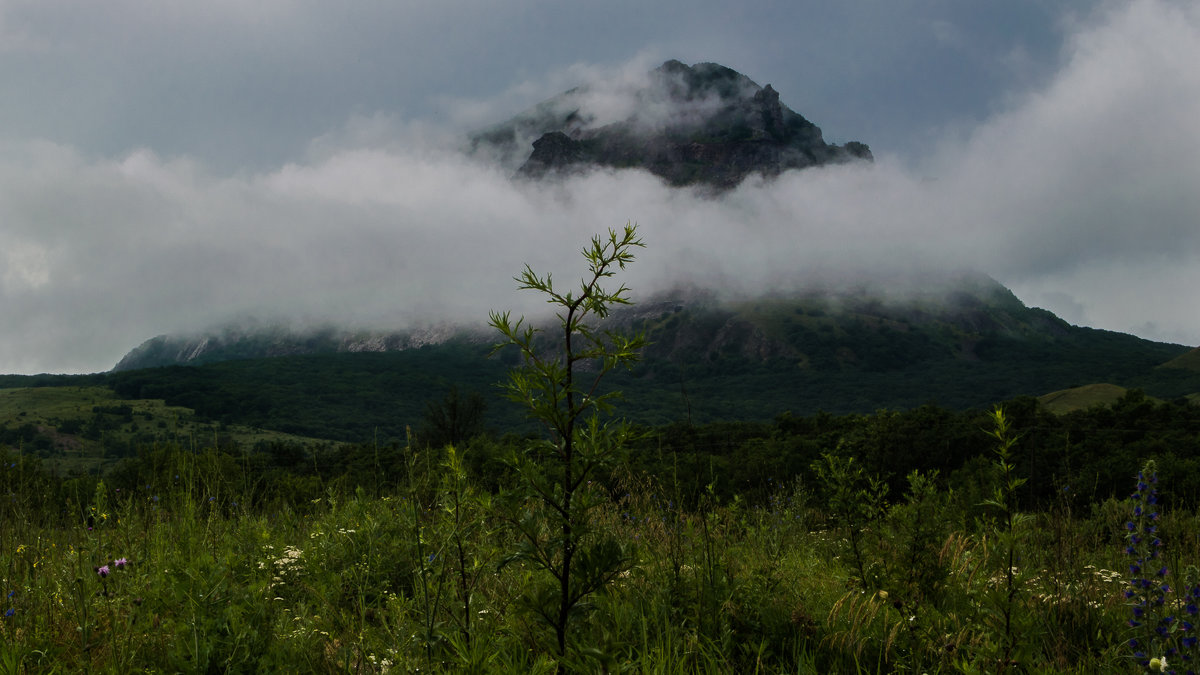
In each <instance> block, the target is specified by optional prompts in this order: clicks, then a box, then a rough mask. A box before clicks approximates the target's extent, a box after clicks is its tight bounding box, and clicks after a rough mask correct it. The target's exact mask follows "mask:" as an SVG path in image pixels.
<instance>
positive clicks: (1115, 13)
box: [0, 1, 1200, 373]
mask: <svg viewBox="0 0 1200 675" xmlns="http://www.w3.org/2000/svg"><path fill="white" fill-rule="evenodd" d="M264 11H266V10H264ZM238 16H239V17H241V19H240V20H244V21H254V20H256V19H255V18H254V17H253V16H248V15H238ZM25 39H26V40H27V41H30V42H31V43H32V42H34V41H36V39H37V36H34V35H26V36H25ZM644 60H645V57H642V59H637V60H635V61H634V65H636V66H637V67H636V72H638V73H644V72H645V70H646V69H647V68H643V67H642V66H643V65H644ZM1194 63H1200V8H1197V7H1195V6H1192V5H1186V4H1176V3H1171V2H1165V1H1161V2H1157V1H1141V2H1135V3H1129V4H1120V5H1113V6H1112V7H1110V8H1108V9H1106V10H1104V11H1102V12H1100V13H1098V14H1096V15H1094V16H1092V17H1090V18H1088V19H1087V20H1086V21H1080V22H1079V23H1077V24H1076V25H1075V26H1074V28H1073V32H1072V34H1071V37H1070V39H1069V40H1068V42H1067V44H1066V47H1065V49H1064V52H1063V54H1062V58H1061V65H1060V67H1059V69H1058V71H1057V72H1056V73H1055V74H1054V75H1053V77H1050V78H1049V79H1048V80H1047V81H1045V82H1043V83H1041V84H1040V85H1038V86H1037V87H1035V88H1032V89H1030V90H1028V91H1027V92H1026V93H1025V94H1023V95H1020V96H1014V97H1012V98H1011V99H1010V101H1009V103H1008V104H1007V105H1006V106H1005V107H1004V108H1003V109H1000V110H997V111H996V112H995V113H994V114H993V115H991V116H990V117H988V118H987V119H986V120H985V121H983V122H982V123H980V124H978V125H977V126H975V127H974V128H971V129H969V130H967V131H965V132H964V131H963V130H962V129H956V130H954V132H953V133H951V132H947V133H946V134H945V136H944V137H943V139H942V142H941V144H940V146H939V148H938V151H937V152H936V153H934V154H933V155H932V156H931V157H930V158H929V160H928V161H927V162H924V163H922V164H921V165H920V166H919V167H915V168H914V166H912V163H911V162H906V161H903V160H902V159H901V158H899V157H896V156H892V155H889V154H887V153H886V152H884V153H880V152H879V151H878V148H876V150H877V161H876V163H875V164H874V165H873V166H838V167H830V168H824V169H809V170H805V171H801V172H790V173H787V174H785V175H784V176H782V177H780V178H779V179H777V180H774V181H770V182H763V181H756V180H750V181H747V182H746V183H745V184H743V185H742V186H741V187H740V188H738V189H737V190H735V191H733V192H731V193H729V194H727V195H725V196H724V197H722V198H720V199H711V198H705V197H701V196H697V195H695V194H693V193H691V192H689V191H686V190H673V189H670V188H666V187H664V186H662V185H661V184H660V183H659V182H658V181H657V179H655V178H654V177H652V176H650V175H648V174H645V173H640V172H629V171H626V172H607V171H604V172H596V173H592V174H590V175H587V176H581V177H576V178H572V179H570V180H567V181H565V182H562V183H556V184H553V185H536V184H529V183H522V182H513V181H511V180H510V178H509V174H510V171H509V170H508V169H506V168H502V167H499V166H495V165H490V164H487V163H484V162H480V161H476V160H472V159H470V158H468V157H466V156H464V155H462V154H460V153H459V152H458V151H457V150H456V147H457V144H459V143H461V140H462V136H461V129H457V128H454V127H453V126H452V125H451V126H441V125H435V124H432V123H430V122H427V121H423V120H418V119H405V118H403V117H399V116H392V115H387V114H365V115H356V116H354V117H352V118H350V119H349V120H347V121H346V122H345V123H344V124H343V125H341V126H340V127H339V128H337V129H334V130H332V131H330V132H328V133H325V134H323V135H321V136H319V137H317V138H315V139H314V140H313V141H312V142H311V143H310V144H309V145H308V147H307V149H306V151H305V152H303V153H301V155H302V158H301V159H298V160H296V161H294V162H289V163H286V164H283V165H280V166H275V167H268V168H265V169H262V170H256V171H253V172H250V171H236V172H230V171H221V170H218V169H214V168H212V167H211V166H209V165H206V164H205V163H204V162H202V161H199V160H196V159H194V158H190V157H189V156H187V155H180V156H163V155H160V154H156V153H155V152H154V151H151V150H148V149H138V150H133V151H127V152H123V153H118V154H116V155H113V156H103V155H102V156H96V155H94V154H90V153H86V152H84V151H82V150H80V149H78V148H76V147H74V146H72V145H70V144H66V143H53V142H48V141H42V140H7V141H3V142H0V222H2V223H3V228H2V229H0V302H2V303H3V317H2V318H3V322H2V323H3V325H0V372H4V373H36V372H93V371H98V370H105V369H108V368H110V367H111V366H112V365H113V364H115V363H116V361H117V360H118V359H119V358H120V357H121V356H122V355H123V354H124V353H125V352H127V351H128V350H129V349H130V348H132V347H134V346H136V345H137V344H139V343H140V342H141V341H143V340H145V339H147V338H149V337H152V336H154V335H157V334H161V333H176V332H185V331H192V330H201V329H204V328H208V327H211V326H213V325H215V324H220V323H223V322H226V321H229V320H232V319H237V318H239V317H258V318H260V319H264V318H265V319H267V320H271V319H275V318H281V319H288V320H294V321H314V322H316V321H320V322H325V321H333V322H339V323H345V324H351V325H355V326H362V327H378V328H400V327H406V326H413V325H416V324H423V323H428V322H439V321H455V322H457V321H468V322H482V321H484V320H485V319H486V316H487V312H488V311H489V310H490V309H506V308H512V309H514V310H516V311H518V312H529V311H536V310H537V308H538V305H537V304H536V300H537V299H536V298H531V297H525V296H523V295H522V294H520V293H518V292H517V291H516V290H515V289H514V285H513V283H512V282H511V277H512V276H513V275H514V274H516V273H517V272H519V271H520V269H521V267H522V266H523V265H524V264H525V263H529V264H530V265H532V266H533V267H534V268H535V269H537V270H539V271H549V272H553V273H554V274H555V278H556V279H561V280H562V281H563V282H564V283H566V282H567V281H568V280H571V279H574V278H575V277H576V276H578V275H579V273H580V272H581V269H580V265H579V261H580V258H579V257H578V250H579V249H580V248H581V247H582V246H583V245H584V244H585V243H586V241H587V239H588V238H589V237H590V236H591V235H592V234H595V233H598V232H603V231H605V230H606V229H607V228H610V227H619V226H621V225H623V224H624V223H626V222H627V221H634V222H637V223H639V225H640V227H641V231H642V234H643V236H644V239H645V241H646V244H647V249H646V250H645V251H644V252H643V253H642V254H641V255H640V256H639V260H638V261H637V262H636V263H634V265H633V266H632V267H631V268H629V273H628V275H627V276H626V277H625V278H624V280H625V281H627V283H628V284H629V285H630V286H631V287H633V288H634V289H635V291H641V292H649V291H651V290H652V289H656V288H662V287H665V286H668V285H671V284H675V283H679V282H681V281H687V280H693V281H697V282H701V283H715V284H720V285H722V286H723V287H727V288H730V289H736V290H745V291H753V290H756V289H761V288H770V287H775V286H778V285H780V284H786V283H790V282H791V281H792V280H794V279H795V278H796V277H797V275H811V274H813V273H814V271H818V272H821V273H830V274H834V273H844V272H846V271H847V270H855V271H856V270H865V269H877V268H879V267H881V266H885V267H886V266H891V267H898V268H916V269H927V268H929V269H938V268H947V267H952V268H964V267H965V268H973V269H977V270H980V271H983V272H986V273H988V274H991V275H992V276H994V277H996V278H997V279H998V280H999V281H1001V282H1002V283H1005V284H1006V285H1008V286H1009V287H1010V288H1013V289H1014V291H1015V292H1016V293H1017V294H1018V296H1019V297H1021V298H1022V299H1023V300H1025V301H1026V302H1027V304H1033V305H1039V306H1044V307H1047V308H1048V309H1051V310H1052V311H1056V312H1058V313H1060V314H1061V315H1062V316H1063V317H1064V318H1066V319H1068V320H1069V321H1072V322H1074V323H1081V324H1086V325H1092V326H1096V327H1101V328H1108V329H1114V330H1121V331H1130V332H1134V333H1137V334H1140V335H1143V336H1145V337H1149V338H1154V339H1165V340H1171V341H1176V342H1183V343H1188V344H1197V343H1200V315H1198V314H1197V312H1196V311H1195V309H1196V294H1195V289H1196V288H1200V227H1197V224H1198V223H1200V190H1197V189H1196V187H1197V185H1198V184H1200V169H1198V168H1197V167H1198V166H1200V164H1198V163H1197V157H1200V125H1197V124H1196V122H1195V121H1196V120H1198V119H1200V71H1198V70H1197V69H1195V68H1194V67H1191V64H1194ZM651 67H652V65H651ZM579 69H580V67H575V68H574V71H578V70H579ZM569 70H570V69H569ZM564 72H566V71H564ZM622 72H625V73H626V74H628V73H633V72H635V68H633V67H626V68H625V69H624V70H623V71H622V69H617V70H616V71H613V72H609V73H608V74H609V75H610V76H611V77H612V78H616V79H617V80H619V78H620V77H621V73H622ZM748 74H749V75H750V76H751V77H754V73H748ZM564 79H565V78H564ZM610 79H611V78H610ZM604 91H605V92H606V94H611V93H614V92H615V93H618V94H619V92H620V88H619V87H616V88H614V89H609V90H604ZM782 93H783V98H784V102H785V103H787V104H788V105H790V106H791V107H793V108H794V109H797V110H798V111H799V112H801V113H802V114H806V115H807V114H808V113H807V112H806V111H805V110H804V106H803V105H802V104H799V103H796V102H793V101H789V100H788V92H787V91H783V92H782ZM506 96H511V94H509V95H506ZM459 103H461V104H462V105H461V106H459V114H458V115H457V116H454V115H451V116H450V117H452V118H454V119H457V120H463V119H475V118H478V117H479V111H480V110H489V109H490V107H489V106H488V105H487V104H486V102H479V103H477V104H470V103H469V102H466V101H460V102H459ZM604 104H605V105H607V106H614V105H619V101H616V100H615V99H614V98H613V97H611V96H609V97H607V98H605V100H604ZM815 121H816V122H817V123H818V124H822V123H823V120H821V119H819V118H818V119H815ZM863 140H865V141H867V142H870V141H871V139H870V138H869V137H866V136H865V135H864V138H863Z"/></svg>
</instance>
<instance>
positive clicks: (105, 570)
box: [96, 565, 111, 577]
mask: <svg viewBox="0 0 1200 675" xmlns="http://www.w3.org/2000/svg"><path fill="white" fill-rule="evenodd" d="M110 571H111V570H109V569H108V565H101V566H99V567H97V568H96V574H99V575H100V576H102V577H106V576H108V573H109V572H110Z"/></svg>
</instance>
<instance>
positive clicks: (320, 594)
mask: <svg viewBox="0 0 1200 675" xmlns="http://www.w3.org/2000/svg"><path fill="white" fill-rule="evenodd" d="M1000 445H1001V444H1000V443H999V441H998V442H997V446H998V449H999V446H1000ZM468 452H469V450H468ZM2 454H3V456H2V459H3V466H2V467H0V491H2V494H3V500H2V501H0V584H2V585H0V593H2V594H3V595H0V598H2V600H0V603H2V604H0V612H2V613H3V614H2V616H0V672H2V673H50V672H60V673H75V672H98V673H128V672H189V673H190V672H276V671H289V672H338V673H385V672H481V673H482V672H554V671H556V670H559V669H562V670H569V671H579V672H632V673H701V672H705V673H708V672H728V673H748V672H761V673H776V672H788V673H810V672H812V673H830V672H851V673H853V672H863V673H877V672H917V673H921V672H929V673H934V672H968V673H969V672H986V673H990V672H1047V673H1049V672H1055V673H1105V672H1113V673H1118V672H1142V671H1145V670H1146V669H1147V666H1145V665H1140V664H1139V661H1142V662H1148V660H1149V659H1150V658H1157V657H1159V656H1163V655H1165V654H1167V653H1168V651H1167V650H1170V649H1174V650H1180V651H1176V652H1170V653H1171V657H1168V658H1172V657H1173V660H1171V661H1170V663H1171V664H1172V667H1175V666H1176V665H1179V666H1183V665H1184V664H1185V662H1184V661H1182V658H1183V656H1184V655H1185V654H1189V653H1193V652H1194V650H1193V649H1191V648H1190V647H1189V646H1188V645H1193V646H1194V640H1192V641H1191V642H1187V641H1188V640H1189V639H1190V636H1191V634H1192V633H1191V631H1192V629H1191V626H1190V624H1188V623H1186V621H1187V620H1190V619H1189V617H1190V614H1189V612H1190V613H1194V611H1195V604H1194V603H1195V602H1196V600H1195V599H1194V598H1192V597H1189V596H1188V593H1189V589H1191V588H1192V587H1194V585H1195V584H1196V581H1197V580H1196V579H1195V578H1194V575H1195V569H1194V568H1190V569H1189V568H1188V567H1187V563H1189V562H1195V561H1200V518H1198V516H1197V514H1196V513H1195V512H1194V511H1192V510H1188V509H1174V510H1167V511H1165V512H1163V513H1162V514H1161V515H1158V516H1155V517H1153V518H1152V519H1151V520H1152V521H1153V525H1150V526H1149V527H1153V528H1157V530H1155V533H1154V534H1152V535H1146V536H1147V537H1148V538H1147V539H1146V540H1145V541H1140V542H1135V541H1134V539H1137V536H1136V535H1140V534H1141V533H1142V530H1141V529H1137V530H1136V531H1134V530H1131V529H1130V528H1134V527H1136V528H1141V527H1142V526H1141V524H1140V523H1141V522H1142V519H1144V518H1151V516H1150V513H1152V512H1156V511H1157V509H1156V507H1155V506H1154V505H1153V502H1154V499H1153V498H1152V497H1147V494H1148V490H1149V489H1153V488H1148V489H1144V490H1139V491H1138V492H1137V494H1139V495H1140V496H1139V497H1138V498H1131V499H1126V500H1112V499H1110V500H1106V501H1103V502H1100V503H1095V504H1092V505H1091V506H1090V508H1089V509H1087V510H1080V509H1078V508H1077V507H1073V506H1072V505H1071V501H1070V500H1067V499H1062V500H1059V502H1058V503H1057V505H1052V506H1050V507H1049V508H1046V509H1043V510H1039V511H1037V512H1017V511H1015V510H1014V508H1013V506H1012V504H1011V503H1010V502H1009V501H1008V496H1009V493H1007V492H1006V490H1007V488H1006V484H1005V483H1004V479H1003V476H1004V463H1005V459H1004V457H1003V456H1002V455H1000V454H997V456H996V458H995V466H994V467H993V468H994V472H993V475H994V477H995V479H996V480H995V482H994V484H993V485H992V486H991V487H992V488H993V489H994V490H995V491H994V493H993V495H992V498H991V500H990V501H991V504H985V505H982V506H981V505H980V504H978V503H964V498H963V496H962V495H961V494H959V493H956V492H955V491H953V490H947V489H946V488H945V487H943V483H942V482H941V481H938V480H937V477H936V476H935V475H922V474H918V473H913V474H911V475H910V476H909V481H908V483H909V488H908V489H907V490H906V491H905V492H904V493H903V494H887V490H886V489H882V488H881V486H880V484H879V482H878V481H877V480H875V479H874V478H873V477H872V476H870V475H868V474H866V473H865V472H864V471H862V469H861V468H860V467H858V466H856V464H855V462H854V460H852V459H849V458H843V457H839V456H837V455H835V454H830V455H825V456H824V457H823V458H822V460H821V461H820V462H819V463H817V464H816V465H814V467H813V471H812V475H811V478H808V479H804V478H797V479H795V480H792V481H790V482H783V481H780V482H779V483H775V482H774V481H771V483H772V485H773V489H772V490H771V491H769V492H768V493H767V494H765V495H764V497H763V498H761V499H757V500H755V501H753V502H751V501H748V500H743V499H742V498H740V497H735V498H733V499H720V498H718V497H716V496H714V495H713V494H711V492H707V493H706V492H705V491H703V490H702V491H700V492H699V493H693V494H680V493H679V488H678V486H673V485H672V484H671V483H670V481H665V482H664V481H663V480H661V479H653V478H649V477H646V476H644V475H643V476H635V475H632V474H630V473H627V472H622V471H621V470H620V468H619V467H616V468H615V469H614V471H613V472H611V473H610V474H607V475H606V478H605V479H604V480H597V481H596V482H594V483H591V484H589V485H587V486H585V487H584V488H583V491H582V492H581V494H588V495H591V497H592V498H593V502H592V503H593V504H594V507H593V508H592V509H591V510H590V511H589V512H588V518H589V520H590V523H589V524H590V529H589V530H588V534H587V535H586V536H588V537H590V538H595V539H609V540H612V541H615V542H617V543H618V545H619V555H620V561H621V562H620V566H619V572H618V573H617V574H615V575H613V576H612V577H611V578H610V579H609V580H608V582H607V583H605V584H603V585H602V586H601V587H599V588H596V589H594V592H591V593H589V594H588V595H587V597H586V600H585V601H584V602H581V603H580V604H579V605H578V606H577V607H576V608H575V613H574V615H573V616H571V617H570V621H571V631H572V633H571V641H570V645H569V649H568V651H567V653H566V654H565V655H560V654H558V653H557V652H556V650H555V649H554V647H553V634H552V632H551V631H550V630H549V629H548V626H547V622H546V621H545V620H544V619H543V617H542V616H541V615H540V614H539V611H538V602H539V600H538V598H537V597H536V596H537V593H538V589H539V588H540V584H541V581H542V580H541V579H539V574H540V570H539V569H538V568H537V567H536V566H535V565H530V564H527V563H525V562H521V561H519V560H518V561H515V562H514V561H513V556H512V552H513V551H514V550H515V549H516V548H517V547H518V545H519V541H518V540H519V538H520V536H519V535H518V532H519V531H520V530H519V528H517V527H515V524H516V523H517V522H518V521H520V520H521V519H522V518H526V517H528V516H529V515H530V513H531V512H536V511H538V510H540V509H545V508H547V507H546V505H545V503H544V502H543V501H542V500H540V499H537V498H535V497H534V496H533V495H531V494H529V493H528V491H526V490H523V489H522V488H521V487H520V485H519V484H517V483H514V484H513V485H512V486H508V487H501V488H499V489H483V488H481V487H480V481H479V477H478V476H475V475H472V472H471V471H468V470H467V469H466V468H465V466H466V465H465V463H464V462H463V461H462V457H461V456H460V454H459V452H457V451H455V450H454V449H453V448H452V447H446V448H441V449H418V448H416V447H411V446H410V447H405V448H402V452H401V455H400V456H401V457H402V460H403V462H404V466H403V467H401V468H402V469H403V471H402V472H401V473H399V474H397V475H398V476H399V478H398V480H396V481H394V482H393V483H392V484H389V485H387V486H385V487H375V488H371V487H366V486H362V485H352V484H350V483H348V482H347V481H344V480H338V479H336V478H330V479H328V480H319V481H315V482H310V483H307V484H305V485H304V486H303V488H302V489H301V488H297V489H296V490H294V491H293V492H292V493H291V494H290V495H288V496H286V497H285V496H282V495H281V494H276V493H272V494H268V493H267V492H265V491H264V490H263V489H262V484H261V482H260V481H259V480H258V478H257V477H256V476H255V475H252V474H253V472H252V471H251V469H250V468H249V464H248V461H247V459H246V457H245V456H241V457H239V456H238V455H236V454H229V453H226V452H221V451H218V450H216V449H213V448H209V449H204V450H196V449H186V448H182V447H178V446H166V447H159V448H156V449H155V450H153V451H147V452H144V453H142V454H141V455H140V456H139V457H138V458H137V459H136V460H130V461H129V463H128V464H129V466H128V467H127V470H126V471H125V472H124V473H123V474H122V475H123V476H124V478H123V482H122V485H123V487H116V485H115V484H114V483H111V482H110V483H106V482H105V481H104V480H101V479H99V478H97V477H95V476H78V477H74V478H60V477H57V476H55V475H52V474H51V473H49V472H47V471H45V470H44V469H43V468H41V466H40V464H39V463H38V462H37V461H36V458H31V457H27V456H18V455H16V454H14V453H11V452H4V453H2ZM1136 470H1137V467H1130V476H1131V481H1130V490H1131V491H1134V490H1135V487H1137V486H1136V485H1135V481H1134V479H1133V476H1134V474H1135V473H1136ZM1145 480H1148V478H1147V479H1145ZM1009 487H1011V486H1009ZM305 491H307V492H305ZM685 503H687V504H688V506H686V507H685V506H683V504H685ZM1135 513H1140V514H1141V515H1139V516H1136V517H1135V515H1134V514H1135ZM1147 522H1149V521H1147ZM542 536H545V537H547V538H548V539H551V538H553V537H554V533H553V531H552V530H547V531H545V532H543V533H542ZM1150 537H1153V538H1154V539H1157V538H1159V537H1161V542H1162V544H1163V545H1162V547H1161V548H1158V547H1155V548H1154V550H1153V551H1152V552H1151V553H1153V554H1154V556H1155V557H1158V556H1161V558H1162V560H1163V561H1164V562H1165V567H1166V568H1167V569H1166V570H1165V571H1164V573H1163V574H1161V575H1160V574H1159V573H1158V569H1157V568H1158V563H1157V562H1154V563H1153V564H1151V563H1149V562H1147V563H1145V564H1144V565H1143V566H1144V567H1146V568H1147V569H1148V568H1149V567H1151V566H1153V567H1154V568H1155V569H1154V570H1153V571H1149V572H1147V574H1148V575H1149V578H1150V579H1151V580H1152V583H1153V584H1154V587H1155V588H1156V589H1157V588H1159V585H1160V582H1163V583H1169V586H1170V590H1169V591H1163V592H1162V593H1160V594H1159V595H1160V596H1161V597H1158V600H1161V601H1162V602H1161V604H1156V602H1157V601H1156V597H1157V596H1153V595H1151V596H1150V597H1148V598H1143V597H1142V595H1140V594H1142V593H1143V592H1144V591H1143V590H1142V586H1141V585H1140V584H1141V582H1140V581H1135V580H1137V579H1141V578H1142V577H1143V576H1145V574H1142V573H1141V572H1140V571H1139V572H1138V573H1131V556H1132V557H1133V558H1135V559H1138V560H1140V559H1141V558H1139V555H1142V554H1140V553H1139V554H1136V555H1135V554H1131V552H1130V551H1140V549H1142V548H1144V547H1146V546H1148V545H1149V544H1150V543H1151V539H1150ZM1127 548H1128V549H1129V551H1127V550H1126V549H1127ZM1143 557H1144V556H1143ZM1010 563H1011V564H1010ZM1185 570H1187V571H1186V574H1190V575H1193V577H1192V578H1189V579H1188V580H1187V583H1184V581H1185V580H1184V579H1183V578H1182V577H1183V576H1184V575H1185ZM1188 584H1191V585H1192V586H1189V585H1188ZM1131 589H1133V590H1132V591H1131ZM1133 591H1136V593H1137V594H1136V595H1135V594H1134V593H1133ZM1127 594H1128V595H1129V597H1126V596H1127ZM1164 608H1167V609H1169V611H1170V613H1171V615H1172V616H1173V619H1172V621H1170V622H1168V624H1169V629H1168V630H1167V631H1166V637H1157V636H1156V634H1155V632H1154V630H1153V629H1154V628H1155V625H1153V624H1150V625H1148V624H1147V623H1146V622H1147V621H1148V620H1147V619H1146V616H1150V615H1154V613H1155V612H1159V613H1160V614H1161V613H1163V612H1164V611H1167V610H1165V609H1164ZM1135 614H1136V615H1138V618H1139V619H1141V620H1142V621H1143V625H1141V626H1136V627H1135V626H1131V625H1130V622H1131V620H1134V618H1135ZM1131 639H1140V640H1141V643H1140V644H1141V645H1142V646H1140V647H1138V648H1132V647H1131V646H1130V640H1131ZM1147 650H1150V651H1147ZM1154 650H1157V651H1154ZM1135 652H1141V653H1142V654H1144V657H1141V658H1138V657H1135ZM1156 665H1157V663H1156ZM1177 672H1186V670H1185V669H1184V668H1180V669H1178V670H1177Z"/></svg>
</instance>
